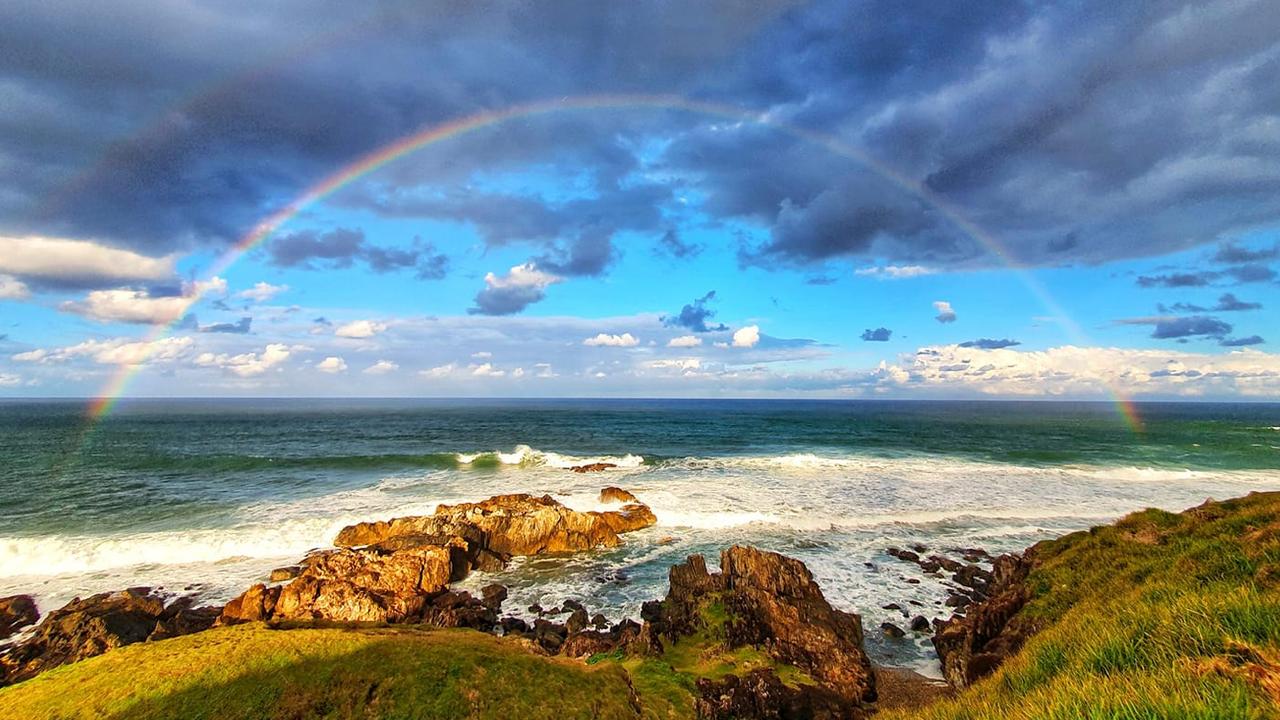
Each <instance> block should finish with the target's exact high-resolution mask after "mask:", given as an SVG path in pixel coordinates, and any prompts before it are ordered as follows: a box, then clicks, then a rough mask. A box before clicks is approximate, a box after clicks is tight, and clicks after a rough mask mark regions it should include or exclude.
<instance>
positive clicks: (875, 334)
mask: <svg viewBox="0 0 1280 720" xmlns="http://www.w3.org/2000/svg"><path fill="white" fill-rule="evenodd" d="M891 335H893V331H892V330H890V329H889V328H885V327H880V328H876V329H875V330H863V331H862V339H863V340H865V341H868V342H888V341H889V337H890V336H891Z"/></svg>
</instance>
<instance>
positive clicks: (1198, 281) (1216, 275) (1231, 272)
mask: <svg viewBox="0 0 1280 720" xmlns="http://www.w3.org/2000/svg"><path fill="white" fill-rule="evenodd" d="M1228 278H1229V279H1233V280H1235V281H1236V282H1237V283H1260V282H1270V281H1271V280H1274V279H1275V278H1276V271H1275V270H1272V269H1271V268H1269V267H1267V266H1266V265H1260V264H1257V263H1253V264H1248V265H1238V266H1236V267H1229V268H1227V269H1225V270H1222V271H1217V270H1200V271H1197V272H1186V273H1177V272H1175V273H1168V274H1165V275H1140V276H1138V287H1144V288H1153V287H1166V288H1182V287H1204V286H1206V285H1212V284H1213V283H1215V282H1218V281H1219V280H1224V279H1228Z"/></svg>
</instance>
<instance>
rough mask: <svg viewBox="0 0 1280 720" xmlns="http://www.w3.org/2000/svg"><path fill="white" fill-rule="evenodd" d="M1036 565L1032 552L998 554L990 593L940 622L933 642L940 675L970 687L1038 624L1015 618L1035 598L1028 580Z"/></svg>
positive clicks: (957, 683) (958, 686)
mask: <svg viewBox="0 0 1280 720" xmlns="http://www.w3.org/2000/svg"><path fill="white" fill-rule="evenodd" d="M1033 566H1034V557H1033V553H1031V552H1030V551H1029V552H1028V553H1026V554H1025V555H1023V556H1021V557H1019V556H1017V555H1002V556H1001V557H999V558H996V560H995V563H994V566H993V570H992V573H991V578H992V579H991V582H990V589H989V593H988V597H987V598H986V599H985V600H983V601H981V602H977V603H972V604H969V605H968V606H967V607H966V608H965V614H964V615H953V616H952V617H951V619H949V620H945V621H942V622H939V623H937V624H936V627H937V631H936V632H935V634H934V636H933V646H934V648H935V649H936V650H937V651H938V659H939V661H940V663H941V665H942V674H943V676H944V677H945V678H946V679H947V682H949V683H951V685H952V686H953V687H956V688H963V687H967V686H968V685H970V684H972V683H973V682H975V681H977V680H979V679H981V678H982V677H985V676H986V675H989V674H990V673H991V672H992V671H994V670H995V669H996V668H997V667H998V666H999V665H1000V664H1001V663H1002V662H1004V660H1006V659H1007V658H1009V657H1010V656H1011V655H1013V654H1014V653H1015V652H1017V651H1018V649H1019V648H1021V647H1022V643H1023V642H1025V641H1026V639H1027V638H1028V637H1030V636H1031V635H1032V634H1033V633H1034V632H1035V630H1036V629H1037V628H1036V627H1035V625H1034V623H1033V622H1031V621H1023V620H1021V619H1019V618H1017V615H1018V612H1019V611H1020V610H1021V609H1022V607H1023V606H1024V605H1026V603H1027V601H1028V600H1029V599H1030V597H1031V591H1030V588H1029V587H1028V586H1027V584H1026V579H1027V575H1028V574H1029V573H1030V571H1031V569H1032V567H1033ZM948 604H951V603H950V602H948Z"/></svg>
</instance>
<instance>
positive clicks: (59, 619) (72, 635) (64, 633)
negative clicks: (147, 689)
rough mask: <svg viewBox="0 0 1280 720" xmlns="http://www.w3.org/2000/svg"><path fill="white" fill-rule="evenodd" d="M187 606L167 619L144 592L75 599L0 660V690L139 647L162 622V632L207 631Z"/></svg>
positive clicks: (177, 606) (178, 606)
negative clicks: (117, 650)
mask: <svg viewBox="0 0 1280 720" xmlns="http://www.w3.org/2000/svg"><path fill="white" fill-rule="evenodd" d="M190 605H191V603H190V601H179V602H175V603H174V610H173V611H172V612H171V613H166V608H165V606H164V600H163V599H161V598H160V597H159V596H157V595H154V594H152V592H151V590H150V589H149V588H130V589H128V590H124V591H121V592H115V593H101V594H98V595H94V596H92V597H89V598H85V599H83V600H82V599H80V598H76V599H74V600H72V601H71V602H69V603H67V604H66V605H64V606H63V607H61V608H59V609H58V610H55V611H53V612H51V613H49V616H48V617H46V618H45V620H44V622H43V623H41V624H40V625H39V626H38V627H37V628H36V629H35V631H34V632H33V634H32V636H31V637H30V638H28V639H27V640H26V641H24V642H22V643H19V644H18V645H16V646H14V647H12V648H10V649H9V651H8V652H6V653H5V654H4V655H3V656H0V685H10V684H13V683H16V682H20V681H22V680H26V679H28V678H31V677H34V676H36V675H38V674H39V673H42V672H44V671H45V670H48V669H50V668H54V667H57V666H59V665H65V664H67V663H72V662H76V661H78V660H83V659H85V658H88V657H93V656H94V655H101V654H102V653H104V652H107V651H109V650H112V649H114V648H118V647H123V646H125V645H132V644H133V643H137V642H142V641H144V640H146V639H147V638H149V637H151V635H152V634H153V633H155V632H156V631H157V625H158V624H160V623H162V622H170V623H171V624H170V625H168V626H166V632H181V631H182V630H184V629H186V628H189V627H194V628H197V629H204V627H207V625H205V624H204V622H203V620H202V619H197V618H195V617H194V616H193V613H195V612H196V611H193V610H191V607H190ZM198 613H199V615H200V616H201V617H202V618H203V617H208V616H211V615H212V614H213V613H212V609H210V608H201V609H199V611H198ZM180 616H181V617H182V619H181V620H180V619H179V617H180ZM209 623H212V620H209Z"/></svg>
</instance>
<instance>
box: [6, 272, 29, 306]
mask: <svg viewBox="0 0 1280 720" xmlns="http://www.w3.org/2000/svg"><path fill="white" fill-rule="evenodd" d="M30 296H31V289H30V288H28V287H27V285H26V283H24V282H22V281H20V280H18V279H17V278H15V277H13V276H11V275H0V300H24V299H26V298H28V297H30Z"/></svg>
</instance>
